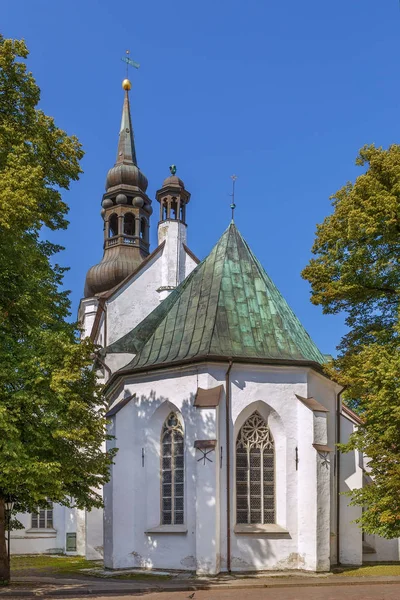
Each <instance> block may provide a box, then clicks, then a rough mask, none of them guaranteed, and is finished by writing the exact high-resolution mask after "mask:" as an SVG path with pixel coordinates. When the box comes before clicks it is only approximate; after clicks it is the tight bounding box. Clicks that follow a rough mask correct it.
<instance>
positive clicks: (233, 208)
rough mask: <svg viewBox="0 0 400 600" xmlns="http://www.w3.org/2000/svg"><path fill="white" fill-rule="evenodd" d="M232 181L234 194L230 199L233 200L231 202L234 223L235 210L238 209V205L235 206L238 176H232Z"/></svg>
mask: <svg viewBox="0 0 400 600" xmlns="http://www.w3.org/2000/svg"><path fill="white" fill-rule="evenodd" d="M231 179H232V194H230V197H231V198H232V202H231V209H232V221H233V218H234V215H235V208H236V204H235V183H236V179H237V175H231Z"/></svg>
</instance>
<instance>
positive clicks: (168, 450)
mask: <svg viewBox="0 0 400 600" xmlns="http://www.w3.org/2000/svg"><path fill="white" fill-rule="evenodd" d="M161 498H162V501H161V523H162V525H182V524H183V522H184V520H183V501H184V438H183V427H182V424H181V422H180V421H179V419H178V417H177V415H176V414H175V413H173V412H172V413H170V414H169V416H168V417H167V419H166V420H165V423H164V425H163V429H162V434H161Z"/></svg>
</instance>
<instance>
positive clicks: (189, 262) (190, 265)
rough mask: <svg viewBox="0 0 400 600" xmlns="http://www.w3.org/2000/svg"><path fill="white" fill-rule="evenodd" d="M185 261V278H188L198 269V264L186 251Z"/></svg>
mask: <svg viewBox="0 0 400 600" xmlns="http://www.w3.org/2000/svg"><path fill="white" fill-rule="evenodd" d="M184 261H185V277H187V276H188V275H190V273H191V272H192V271H193V269H195V268H196V267H197V265H198V263H197V262H195V261H194V260H193V258H192V257H191V256H189V254H187V252H186V251H185V257H184Z"/></svg>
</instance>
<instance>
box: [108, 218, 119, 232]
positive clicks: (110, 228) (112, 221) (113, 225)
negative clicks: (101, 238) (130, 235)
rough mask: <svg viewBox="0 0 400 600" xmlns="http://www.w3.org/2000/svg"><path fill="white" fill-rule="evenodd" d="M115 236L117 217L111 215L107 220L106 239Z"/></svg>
mask: <svg viewBox="0 0 400 600" xmlns="http://www.w3.org/2000/svg"><path fill="white" fill-rule="evenodd" d="M116 235H118V217H117V215H111V217H110V218H109V220H108V237H114V236H116Z"/></svg>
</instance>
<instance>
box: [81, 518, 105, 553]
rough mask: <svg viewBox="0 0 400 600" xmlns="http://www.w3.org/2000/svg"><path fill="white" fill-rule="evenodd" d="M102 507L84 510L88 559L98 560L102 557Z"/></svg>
mask: <svg viewBox="0 0 400 600" xmlns="http://www.w3.org/2000/svg"><path fill="white" fill-rule="evenodd" d="M103 535H104V533H103V509H102V508H92V510H89V511H86V548H85V556H86V558H87V559H88V560H98V559H101V558H102V557H103Z"/></svg>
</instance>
